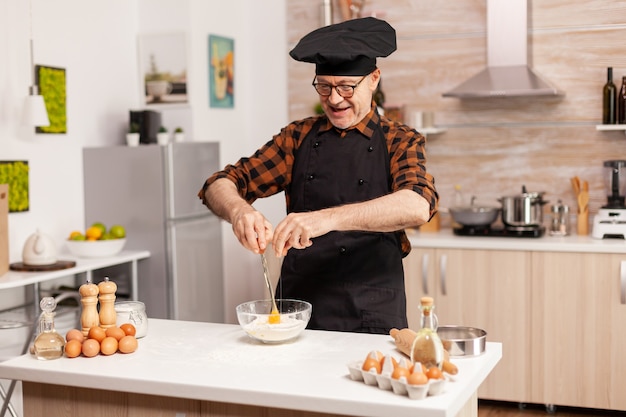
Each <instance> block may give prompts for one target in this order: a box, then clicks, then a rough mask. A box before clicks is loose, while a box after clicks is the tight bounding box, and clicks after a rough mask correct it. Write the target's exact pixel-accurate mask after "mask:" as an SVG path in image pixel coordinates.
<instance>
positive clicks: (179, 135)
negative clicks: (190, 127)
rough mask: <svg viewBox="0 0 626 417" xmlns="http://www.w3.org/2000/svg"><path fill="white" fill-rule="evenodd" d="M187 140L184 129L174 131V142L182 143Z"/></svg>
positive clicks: (178, 128)
mask: <svg viewBox="0 0 626 417" xmlns="http://www.w3.org/2000/svg"><path fill="white" fill-rule="evenodd" d="M184 140H185V133H184V132H183V128H182V127H180V126H179V127H177V128H176V129H175V130H174V142H182V141H184Z"/></svg>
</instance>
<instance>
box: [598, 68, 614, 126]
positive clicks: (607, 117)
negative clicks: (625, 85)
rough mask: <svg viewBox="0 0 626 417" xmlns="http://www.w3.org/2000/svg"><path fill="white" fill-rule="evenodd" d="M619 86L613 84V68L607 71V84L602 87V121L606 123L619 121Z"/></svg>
mask: <svg viewBox="0 0 626 417" xmlns="http://www.w3.org/2000/svg"><path fill="white" fill-rule="evenodd" d="M616 99H617V88H616V87H615V84H613V68H612V67H608V68H607V71H606V84H604V88H603V89H602V123H603V124H605V125H608V124H615V123H617V120H616V118H617V110H616V104H617V103H616Z"/></svg>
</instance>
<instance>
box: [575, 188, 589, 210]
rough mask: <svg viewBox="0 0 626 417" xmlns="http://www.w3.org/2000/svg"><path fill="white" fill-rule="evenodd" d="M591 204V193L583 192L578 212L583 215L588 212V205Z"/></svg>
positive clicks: (579, 196)
mask: <svg viewBox="0 0 626 417" xmlns="http://www.w3.org/2000/svg"><path fill="white" fill-rule="evenodd" d="M588 204H589V192H588V191H581V192H580V194H578V212H579V213H583V212H585V211H587V205H588Z"/></svg>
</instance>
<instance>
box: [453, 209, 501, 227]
mask: <svg viewBox="0 0 626 417" xmlns="http://www.w3.org/2000/svg"><path fill="white" fill-rule="evenodd" d="M449 210H450V214H451V215H452V218H453V219H454V221H455V222H457V223H459V224H461V225H463V226H489V225H490V224H491V223H493V222H494V221H496V219H497V218H498V214H500V207H489V206H468V207H450V209H449Z"/></svg>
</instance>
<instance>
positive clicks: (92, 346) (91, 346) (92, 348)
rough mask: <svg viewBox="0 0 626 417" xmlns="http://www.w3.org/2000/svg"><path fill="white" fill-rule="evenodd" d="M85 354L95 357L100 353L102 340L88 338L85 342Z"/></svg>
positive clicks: (83, 350)
mask: <svg viewBox="0 0 626 417" xmlns="http://www.w3.org/2000/svg"><path fill="white" fill-rule="evenodd" d="M82 352H83V355H85V356H86V357H88V358H93V357H94V356H96V355H97V354H98V353H100V342H98V341H97V340H96V339H87V340H85V341H84V342H83V349H82Z"/></svg>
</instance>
